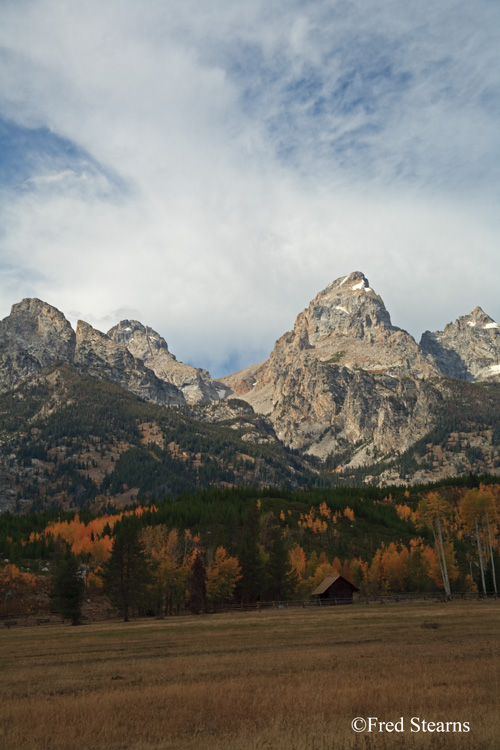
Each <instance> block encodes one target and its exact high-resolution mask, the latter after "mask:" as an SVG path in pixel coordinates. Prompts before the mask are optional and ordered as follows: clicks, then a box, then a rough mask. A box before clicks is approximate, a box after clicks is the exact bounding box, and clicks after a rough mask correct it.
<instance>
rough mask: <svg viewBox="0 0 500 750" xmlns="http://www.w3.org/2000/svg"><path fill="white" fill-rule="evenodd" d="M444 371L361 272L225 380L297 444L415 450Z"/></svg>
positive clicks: (320, 449) (321, 451)
mask: <svg viewBox="0 0 500 750" xmlns="http://www.w3.org/2000/svg"><path fill="white" fill-rule="evenodd" d="M436 375H437V371H436V369H435V367H434V365H433V364H432V362H431V361H430V360H429V358H428V357H427V356H426V355H425V354H423V353H422V351H421V350H420V348H419V347H418V345H417V343H416V342H415V340H414V339H413V337H412V336H411V335H410V334H409V333H407V332H406V331H403V330H402V329H400V328H396V327H395V326H393V325H392V323H391V319H390V316H389V313H388V312H387V310H386V308H385V306H384V303H383V301H382V300H381V298H380V297H379V296H378V295H377V294H376V293H375V292H374V291H373V289H372V288H371V287H370V285H369V283H368V280H367V279H366V278H365V276H364V275H363V274H362V273H359V272H355V273H352V274H350V275H349V276H344V277H342V278H339V279H337V280H336V281H334V282H333V283H332V284H330V285H329V286H328V287H326V289H324V290H323V291H322V292H320V294H318V295H317V296H316V297H315V298H314V299H313V300H312V302H311V303H310V305H309V307H308V308H307V309H306V310H304V311H303V312H302V313H300V315H299V316H298V317H297V320H296V322H295V326H294V328H293V330H292V331H291V332H289V333H286V334H285V335H284V336H282V337H281V338H280V339H279V340H278V341H277V342H276V344H275V347H274V350H273V352H272V353H271V355H270V357H269V359H268V360H267V361H266V362H264V363H261V364H260V365H256V366H255V367H253V368H247V369H246V370H244V371H242V372H240V373H236V374H234V375H232V376H229V377H227V378H224V379H223V382H224V383H225V384H226V385H227V386H229V387H230V388H231V389H232V391H233V393H234V394H235V395H238V397H239V398H242V399H245V400H246V401H248V403H250V404H251V405H252V406H253V407H254V409H255V411H257V412H261V413H263V414H267V415H269V417H270V419H271V421H272V423H273V425H274V428H275V430H276V434H277V435H278V437H279V438H280V439H281V440H283V441H284V442H285V443H286V444H287V445H289V446H291V447H293V448H297V449H300V450H306V451H307V452H309V453H313V454H315V455H318V456H322V457H324V456H326V455H328V454H329V453H332V452H333V453H344V452H345V451H346V449H349V451H350V452H351V453H352V450H353V447H354V446H357V447H359V450H363V451H364V452H365V454H366V453H367V452H368V453H369V454H371V455H373V454H374V453H376V454H381V453H388V452H394V451H403V450H405V448H406V447H408V446H409V445H411V444H412V443H413V442H415V440H417V439H418V438H419V437H421V436H422V435H423V434H425V432H426V431H427V430H428V429H429V427H430V426H431V424H432V420H433V416H432V404H433V403H434V402H435V400H436V399H437V398H438V394H437V393H436V392H435V390H434V389H433V387H432V386H431V385H430V384H429V382H428V381H429V378H431V377H432V376H436Z"/></svg>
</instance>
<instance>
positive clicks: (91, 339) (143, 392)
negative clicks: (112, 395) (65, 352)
mask: <svg viewBox="0 0 500 750" xmlns="http://www.w3.org/2000/svg"><path fill="white" fill-rule="evenodd" d="M74 362H75V364H76V365H77V366H78V367H79V368H80V369H81V370H82V371H83V372H85V373H87V374H88V375H93V376H94V377H98V378H101V380H110V381H111V382H112V383H116V384H117V385H121V386H122V387H123V388H126V389H127V390H128V391H132V393H135V394H136V395H137V396H140V397H141V398H143V399H144V400H145V401H154V402H155V403H157V404H165V405H167V406H174V405H175V406H180V405H182V404H184V403H185V402H184V397H183V396H182V393H181V392H180V391H179V389H178V388H176V387H175V386H173V385H172V384H171V383H165V382H164V381H162V380H160V379H159V378H157V377H156V375H155V374H154V372H153V371H152V370H150V369H149V368H148V367H146V365H145V364H144V362H143V361H142V360H140V359H138V358H136V357H134V356H133V355H132V354H131V353H130V352H129V350H128V349H127V348H126V347H125V346H122V345H121V344H118V343H116V341H114V340H113V339H112V338H110V337H109V336H106V334H104V333H101V332H100V331H97V330H96V329H95V328H92V326H91V325H89V324H88V323H85V322H84V321H82V320H79V321H78V324H77V328H76V350H75V360H74Z"/></svg>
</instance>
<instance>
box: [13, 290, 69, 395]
mask: <svg viewBox="0 0 500 750" xmlns="http://www.w3.org/2000/svg"><path fill="white" fill-rule="evenodd" d="M74 353H75V332H74V331H73V329H72V327H71V325H70V323H69V322H68V321H67V320H66V318H65V317H64V315H63V314H62V313H61V312H59V310H57V309H56V308H55V307H52V306H51V305H48V304H47V303H46V302H42V301H41V300H39V299H24V300H22V302H19V303H18V304H15V305H13V306H12V310H11V313H10V315H9V316H8V317H7V318H4V320H2V321H0V391H6V390H9V389H10V388H13V387H14V386H16V385H17V384H18V383H19V382H21V381H23V380H26V379H27V378H29V377H31V376H33V375H35V374H36V373H37V372H39V371H40V370H41V369H43V368H44V367H46V366H47V365H48V364H50V363H52V362H55V361H58V360H61V361H65V362H71V361H72V360H73V357H74Z"/></svg>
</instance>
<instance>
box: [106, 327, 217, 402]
mask: <svg viewBox="0 0 500 750" xmlns="http://www.w3.org/2000/svg"><path fill="white" fill-rule="evenodd" d="M108 336H109V337H110V338H111V339H113V341H115V342H117V343H119V344H120V345H122V346H124V347H125V348H126V349H127V350H128V351H129V352H130V353H131V354H132V355H133V356H134V357H136V358H138V359H140V360H142V361H143V362H144V364H145V365H146V366H147V367H149V368H150V369H151V370H152V371H153V372H154V373H155V375H156V376H157V377H158V378H160V380H164V381H165V382H167V383H172V384H173V385H175V386H176V388H179V390H180V391H181V392H182V395H183V397H184V399H185V400H186V402H187V403H189V404H198V403H207V402H211V401H218V400H219V398H220V394H219V393H218V390H217V387H216V385H215V384H214V382H213V381H212V379H211V377H210V373H209V372H207V370H202V369H200V368H197V367H193V366H192V365H187V364H184V363H183V362H178V361H177V359H176V358H175V356H174V355H173V354H172V353H171V352H169V350H168V345H167V342H166V341H165V339H164V338H162V337H161V336H160V334H159V333H157V332H156V331H154V330H153V329H152V328H150V327H149V326H144V325H143V324H142V323H139V321H137V320H122V321H120V323H118V325H116V326H114V327H113V328H111V329H110V330H109V331H108Z"/></svg>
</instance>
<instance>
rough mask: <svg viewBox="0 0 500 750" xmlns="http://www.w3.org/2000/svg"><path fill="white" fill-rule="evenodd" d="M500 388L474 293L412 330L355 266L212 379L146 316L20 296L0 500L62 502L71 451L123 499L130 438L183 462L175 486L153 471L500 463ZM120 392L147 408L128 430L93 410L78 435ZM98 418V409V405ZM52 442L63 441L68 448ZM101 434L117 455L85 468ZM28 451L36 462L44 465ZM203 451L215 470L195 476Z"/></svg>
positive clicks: (420, 474)
mask: <svg viewBox="0 0 500 750" xmlns="http://www.w3.org/2000/svg"><path fill="white" fill-rule="evenodd" d="M499 389H500V326H499V325H498V324H497V323H496V322H495V321H493V320H492V319H491V318H490V317H489V316H488V315H487V314H486V313H484V312H483V310H482V309H481V308H480V307H476V308H475V309H474V310H473V311H472V312H471V313H470V314H468V315H464V316H463V317H460V318H459V319H458V320H456V321H455V322H452V323H449V324H448V325H447V326H446V327H445V329H444V331H435V332H430V331H426V332H425V333H424V334H423V335H422V337H421V340H420V342H419V343H417V342H416V340H415V339H414V338H413V337H412V336H411V335H410V334H409V333H407V332H406V331H404V330H402V329H400V328H398V327H396V326H394V325H393V324H392V322H391V318H390V315H389V312H388V311H387V309H386V307H385V305H384V303H383V301H382V299H381V298H380V296H378V295H377V294H376V292H375V291H374V290H373V289H372V288H371V287H370V285H369V282H368V280H367V279H366V277H365V276H364V275H363V274H362V273H360V272H353V273H351V274H349V275H347V276H342V277H340V278H338V279H336V280H335V281H333V282H332V283H331V284H329V285H328V286H327V287H326V288H325V289H324V290H323V291H322V292H320V293H319V294H318V295H317V296H316V297H315V298H314V299H313V300H312V301H311V303H310V304H309V306H308V307H307V308H306V309H305V310H303V311H302V312H301V313H300V314H299V315H298V316H297V319H296V322H295V325H294V327H293V330H292V331H290V332H287V333H285V334H284V335H283V336H281V338H279V339H278V341H277V342H276V344H275V346H274V349H273V351H272V352H271V354H270V356H269V358H268V359H267V360H266V361H265V362H261V363H259V364H255V365H252V366H250V367H247V368H246V369H244V370H242V371H240V372H237V373H234V374H232V375H228V376H226V377H224V378H221V379H220V380H214V379H212V378H211V376H210V374H209V373H208V372H207V371H206V370H204V369H200V368H195V367H193V366H191V365H189V364H185V363H182V362H179V361H178V360H177V359H176V357H175V356H174V355H173V354H172V353H171V352H170V351H169V348H168V345H167V342H166V341H165V340H164V339H163V338H162V337H161V336H160V335H159V334H158V333H157V332H156V331H154V330H153V329H151V328H150V327H148V326H146V325H143V324H142V323H140V322H139V321H135V320H122V321H120V322H119V323H118V324H117V325H115V326H114V327H113V328H111V330H109V331H108V332H107V334H104V333H101V332H100V331H98V330H96V329H95V328H93V327H92V326H90V325H89V324H88V323H86V322H84V321H78V324H77V326H76V330H73V328H72V326H71V324H70V323H69V322H68V320H67V319H66V318H65V316H64V315H63V314H62V313H61V312H60V311H59V310H57V309H56V308H54V307H52V306H51V305H49V304H47V303H46V302H42V301H41V300H38V299H25V300H22V301H21V302H19V303H17V304H15V305H13V307H12V310H11V314H10V315H9V316H8V317H6V318H5V319H4V320H2V321H0V441H1V445H0V447H1V455H2V459H1V460H2V465H1V466H0V509H2V508H3V509H6V508H10V507H12V505H13V503H17V507H18V508H25V507H27V506H28V504H29V503H31V504H32V503H33V502H34V500H38V501H39V502H40V503H41V504H42V506H43V505H44V503H45V504H46V502H47V501H48V497H49V494H50V493H49V489H50V492H52V495H51V497H52V501H54V498H55V501H57V502H62V503H63V504H64V503H68V502H71V501H72V500H71V491H64V489H62V488H61V487H62V484H64V483H61V482H59V483H57V482H56V483H55V485H54V482H53V481H52V479H53V476H54V474H55V473H57V468H56V467H57V466H58V467H59V469H60V468H61V466H62V465H63V464H64V463H65V461H66V460H71V461H72V462H73V464H74V465H75V467H76V468H75V467H72V470H73V471H76V472H77V475H78V476H79V477H81V478H82V481H83V478H85V479H86V481H87V480H88V481H87V483H88V482H90V483H91V484H92V483H93V484H94V485H95V488H96V491H95V492H90V495H91V496H92V500H93V501H94V500H95V499H96V498H98V499H99V500H100V501H101V502H102V501H103V500H104V499H106V498H107V501H110V500H111V501H113V502H114V501H115V500H116V496H117V495H123V497H124V501H125V499H127V492H128V493H129V496H128V499H130V492H131V488H135V489H136V490H137V492H147V490H144V489H143V487H142V486H141V483H140V481H139V480H138V479H136V478H134V477H133V476H128V481H124V480H123V479H121V480H120V481H117V482H115V487H114V489H115V490H116V489H117V488H119V489H122V490H124V491H123V492H121V493H118V492H114V494H113V493H110V487H111V486H113V481H112V477H113V476H114V475H115V474H116V472H117V470H119V468H120V467H119V464H120V462H122V463H123V462H124V461H125V457H126V456H128V455H129V453H130V451H131V450H133V449H135V450H141V451H143V453H144V454H147V455H149V457H150V458H151V457H152V456H154V458H152V459H151V460H153V461H154V462H155V464H158V463H159V464H160V465H161V466H164V465H165V463H166V453H167V454H168V457H169V461H170V462H171V461H174V462H177V463H178V464H179V466H176V468H175V471H174V470H173V469H172V471H171V475H172V476H174V475H175V476H177V477H179V476H181V475H182V476H183V477H184V480H183V481H182V482H180V485H181V486H180V487H177V485H176V482H172V481H171V482H170V483H169V481H168V476H169V472H168V471H167V469H165V470H164V471H163V474H162V477H163V480H162V481H163V484H162V483H161V482H160V484H159V485H158V486H159V487H160V488H161V486H163V491H164V492H171V493H173V494H175V491H182V490H183V489H185V490H189V489H191V487H192V486H196V487H199V486H203V483H205V484H206V485H208V484H214V483H215V484H217V483H224V482H225V483H226V484H229V485H231V484H238V483H242V482H250V483H255V484H261V485H262V484H264V483H267V484H273V483H283V482H285V483H287V484H289V485H290V486H296V487H297V486H304V485H305V484H310V483H314V482H323V483H339V482H353V481H357V482H373V483H377V484H391V483H402V482H412V483H416V482H425V481H432V480H434V479H442V478H444V477H447V476H452V475H457V474H464V473H468V472H471V471H472V472H475V473H500V457H499V447H500V434H499V433H500V421H499V413H498V407H497V404H498V403H499V400H498V395H499V394H500V390H499ZM92 391H94V396H93V397H90V398H89V393H90V392H92ZM97 393H98V395H96V394H97ZM118 394H121V395H120V396H119V395H118ZM125 394H127V395H126V396H125ZM85 399H87V401H85ZM106 399H108V402H109V403H108V402H107V401H106ZM130 399H132V401H133V402H134V404H135V406H134V407H133V408H132V406H131V404H132V401H131V400H130ZM84 402H85V404H84ZM111 402H112V404H113V406H112V407H111V406H110V403H111ZM125 402H126V404H127V407H126V408H125V411H126V412H127V413H132V412H134V411H136V412H141V410H142V411H143V412H144V414H139V413H137V414H136V416H135V417H134V418H133V419H132V418H131V419H130V425H129V426H130V429H131V432H129V433H127V430H125V432H124V433H123V435H122V440H121V443H120V440H118V439H117V436H116V435H113V434H106V436H105V438H104V436H103V435H101V436H99V435H98V434H93V432H92V426H91V424H88V425H87V426H86V427H85V429H84V428H83V426H82V425H80V430H81V431H82V432H81V434H80V435H79V434H78V429H79V428H78V424H76V423H74V424H73V427H72V428H71V429H70V428H69V424H70V423H71V419H70V415H71V414H73V415H77V414H79V413H81V412H82V410H83V411H84V412H85V413H87V412H88V414H92V410H94V411H95V410H96V409H97V408H98V407H97V405H99V408H100V409H101V411H102V410H103V409H104V411H106V412H110V409H111V411H112V409H113V408H115V409H118V410H120V408H124V407H123V404H124V403H125ZM120 404H121V407H120ZM84 406H85V408H84ZM127 410H128V411H127ZM146 412H147V415H146ZM63 414H66V417H65V420H66V422H65V423H67V424H66V427H64V428H61V429H62V432H61V430H59V433H58V435H57V437H54V434H55V433H54V434H53V435H52V438H49V436H48V433H47V425H48V424H49V423H51V424H53V423H54V422H56V421H57V419H59V421H60V422H61V421H62V422H64V420H62V415H63ZM57 415H59V416H57ZM146 417H147V418H146ZM75 419H76V417H75V416H74V418H73V422H74V420H75ZM117 419H118V416H117ZM92 420H93V423H94V425H96V424H98V423H99V414H98V413H97V412H96V413H94V416H93V417H90V421H91V422H92ZM134 420H135V421H134ZM172 420H173V421H175V423H176V424H175V428H173V427H172ZM114 421H116V420H114V419H112V420H111V422H114ZM118 421H119V420H118ZM167 423H169V424H170V426H168V424H167ZM146 424H147V425H149V426H148V427H147V428H146V427H144V425H146ZM132 427H133V429H132ZM65 430H66V431H68V430H69V432H71V434H69V432H68V434H66V435H65V434H63V433H64V431H65ZM134 430H135V433H134V435H132V433H133V432H134ZM169 430H170V432H169ZM172 430H173V432H175V433H176V436H177V437H175V439H170V438H171V437H172V434H173V433H172ZM210 430H212V431H215V432H214V434H213V435H212V436H210V435H209V434H208V432H207V431H210ZM49 432H50V430H49ZM53 432H54V431H53ZM94 432H96V433H98V432H99V430H94ZM101 432H102V430H101ZM108 432H111V430H108ZM171 433H172V434H171ZM181 433H182V435H183V436H184V437H183V439H185V440H186V445H184V446H183V445H181V443H182V440H181V439H180V437H179V436H180V434H181ZM215 433H216V436H217V437H215ZM195 435H197V436H198V438H199V436H200V435H203V441H204V447H203V450H195V451H194V452H193V450H190V449H188V448H187V447H186V446H187V443H193V445H194V443H196V442H197V440H198V438H197V440H194V442H193V436H195ZM221 435H224V436H225V437H224V438H222V437H221ZM186 436H190V437H189V439H187V437H186ZM212 439H213V440H214V441H215V442H214V443H213V444H211V440H212ZM220 440H222V442H224V441H225V443H226V444H225V448H224V451H222V453H221V450H220V445H219V443H220ZM58 441H59V443H61V442H64V441H65V442H66V452H65V453H64V455H63V452H62V451H61V450H60V448H61V445H58V444H57V443H58ZM92 441H93V442H92ZM96 441H97V442H96ZM203 441H202V442H203ZM75 443H77V444H78V451H79V452H78V451H75V450H73V447H74V445H75ZM102 443H105V444H106V446H107V447H108V448H109V451H110V455H112V457H113V461H111V460H110V462H109V463H110V464H114V466H111V465H106V466H103V467H101V468H100V469H99V471H97V472H95V471H94V474H95V476H94V477H92V471H91V469H90V468H89V467H88V466H87V464H88V461H87V462H85V461H84V459H83V453H82V452H85V451H87V452H88V450H90V446H91V445H92V446H93V448H95V447H96V445H97V444H99V445H101V444H102ZM199 443H200V441H199V440H198V447H199ZM80 444H81V445H80ZM172 444H174V447H172ZM169 445H170V446H171V447H170V448H168V449H167V448H166V446H169ZM216 445H217V446H218V447H216ZM191 447H193V446H191ZM195 447H196V446H195ZM250 447H251V448H252V451H253V454H252V451H250V450H249V448H250ZM100 450H101V453H102V452H103V450H102V445H101V448H100ZM148 451H149V453H148ZM256 451H257V453H256ZM259 451H260V453H259ZM104 452H105V451H104ZM165 452H166V453H165ZM37 453H38V455H39V456H40V457H39V458H37V457H36V454H37ZM182 454H185V456H182ZM222 454H224V455H222ZM257 454H258V455H257ZM197 455H198V456H199V457H198V458H193V456H197ZM241 456H244V458H241ZM54 458H55V460H54ZM33 460H34V461H35V462H36V461H39V465H36V466H35V470H36V471H37V472H38V473H37V474H35V473H34V472H35V470H34V469H33ZM92 460H93V461H94V462H95V461H96V458H95V457H94V458H92ZM145 460H146V459H145ZM23 461H25V462H29V461H31V465H29V466H28V465H22V462H23ZM207 461H208V462H209V463H211V464H212V469H213V471H212V472H211V474H210V472H209V474H210V477H211V478H210V477H209V476H208V475H207V476H206V477H205V478H204V479H203V478H201V479H200V467H201V466H205V468H206V462H207ZM196 462H198V465H197V466H195V464H196ZM146 463H147V460H146ZM167 463H168V461H167ZM243 464H245V466H246V468H245V469H243V468H242V466H243ZM181 465H182V467H183V470H182V471H180V473H179V471H178V469H179V467H180V466H181ZM237 467H240V468H239V469H238V468H237ZM273 467H274V468H273ZM156 468H157V467H156ZM171 468H172V467H171ZM24 469H27V470H28V471H27V472H24ZM94 469H95V467H94ZM216 469H217V470H216ZM240 469H241V470H240ZM23 472H24V473H23ZM30 472H31V473H30ZM176 472H177V473H176ZM118 473H119V472H118ZM125 473H126V472H125ZM153 473H154V472H153ZM160 473H161V472H160ZM201 473H203V472H201ZM25 474H26V476H25ZM41 474H43V476H44V477H45V480H44V481H41V477H40V475H41ZM34 476H37V477H38V480H37V488H36V489H37V492H34V483H33V477H34ZM51 477H52V478H51ZM223 477H225V478H223ZM40 483H41V485H44V486H45V489H46V490H47V491H45V490H44V488H43V486H42V487H41V485H40ZM150 484H151V483H150ZM177 484H178V483H177ZM119 485H120V486H119ZM173 485H176V487H177V489H175V490H174V489H173ZM158 486H157V487H150V490H149V491H150V492H152V493H153V494H154V492H158V491H160V490H158ZM91 489H92V488H91ZM33 494H35V495H36V497H35V498H33ZM84 494H85V493H84ZM87 494H89V493H87ZM136 494H137V493H136Z"/></svg>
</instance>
